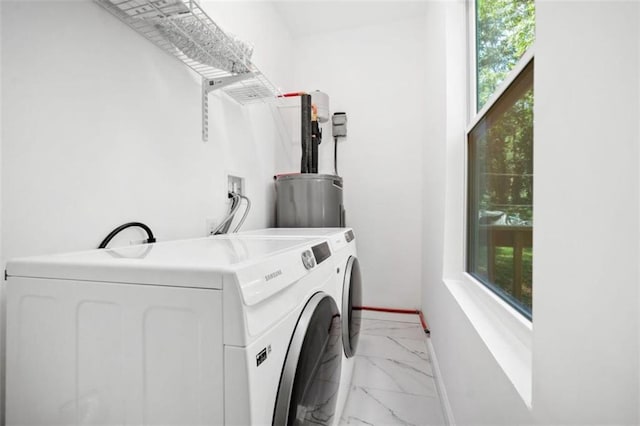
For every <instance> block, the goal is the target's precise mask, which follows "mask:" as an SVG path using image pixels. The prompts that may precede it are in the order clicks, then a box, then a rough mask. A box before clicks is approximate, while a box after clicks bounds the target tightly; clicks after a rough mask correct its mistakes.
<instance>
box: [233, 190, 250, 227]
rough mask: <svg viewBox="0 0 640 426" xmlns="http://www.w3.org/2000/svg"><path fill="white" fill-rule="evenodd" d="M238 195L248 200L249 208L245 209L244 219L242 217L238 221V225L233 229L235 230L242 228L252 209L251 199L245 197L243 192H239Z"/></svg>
mask: <svg viewBox="0 0 640 426" xmlns="http://www.w3.org/2000/svg"><path fill="white" fill-rule="evenodd" d="M237 195H238V197H240V198H242V199H243V200H246V201H247V208H246V209H245V210H244V214H243V215H242V219H240V222H239V223H238V226H236V228H235V229H234V230H233V232H238V230H239V229H240V227H241V226H242V224H243V223H244V220H245V219H246V218H247V215H248V214H249V210H250V209H251V200H249V198H248V197H245V196H244V195H242V194H237Z"/></svg>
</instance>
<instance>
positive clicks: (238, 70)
mask: <svg viewBox="0 0 640 426" xmlns="http://www.w3.org/2000/svg"><path fill="white" fill-rule="evenodd" d="M95 1H96V2H97V3H98V4H99V5H101V6H102V7H104V8H105V9H106V10H108V11H109V12H111V13H112V14H113V15H115V16H116V17H118V18H119V19H120V20H121V21H123V22H124V23H125V24H127V25H128V26H129V27H131V28H133V29H134V30H135V31H136V32H138V33H139V34H141V35H142V36H144V37H145V38H147V39H148V40H149V41H151V42H152V43H154V44H155V45H156V46H158V47H160V48H161V49H162V50H164V51H165V52H167V53H169V54H170V55H172V56H173V57H175V58H176V59H178V60H180V61H181V62H183V63H184V64H185V65H187V66H188V67H189V68H191V69H192V70H193V71H195V72H196V73H198V74H200V75H201V76H202V78H203V79H204V80H205V81H204V84H206V85H207V93H208V92H209V91H211V90H216V89H218V88H220V89H221V90H222V91H223V92H224V93H226V94H227V95H228V96H230V97H231V98H232V99H234V100H235V101H236V102H238V103H240V104H243V105H245V104H249V103H254V102H260V101H268V100H275V99H277V96H278V95H279V90H277V89H276V87H275V86H274V85H273V84H272V83H271V82H270V81H269V80H268V79H267V78H266V77H265V76H264V75H263V74H262V73H261V72H260V71H259V70H258V69H257V67H256V66H255V65H254V64H253V63H252V62H251V61H250V57H251V54H252V51H253V49H252V47H251V46H248V45H247V44H246V43H243V42H242V41H240V40H238V39H235V38H234V37H231V36H229V35H227V34H226V33H225V32H224V31H223V30H222V29H221V28H220V27H219V26H218V25H217V24H216V23H215V22H214V21H213V20H212V19H211V18H210V17H209V15H207V14H206V13H205V12H204V10H203V9H202V8H201V7H200V5H199V4H198V3H197V2H196V1H195V0H95Z"/></svg>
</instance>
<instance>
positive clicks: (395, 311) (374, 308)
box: [353, 306, 431, 336]
mask: <svg viewBox="0 0 640 426" xmlns="http://www.w3.org/2000/svg"><path fill="white" fill-rule="evenodd" d="M353 309H356V310H359V311H374V312H388V313H392V314H414V315H418V317H419V318H420V324H422V328H423V329H424V332H425V333H427V335H429V336H430V335H431V330H429V325H428V324H427V320H425V319H424V314H423V313H422V311H420V310H418V309H395V308H380V307H377V306H359V307H355V306H354V307H353Z"/></svg>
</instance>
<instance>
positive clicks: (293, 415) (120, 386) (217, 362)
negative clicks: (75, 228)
mask: <svg viewBox="0 0 640 426" xmlns="http://www.w3.org/2000/svg"><path fill="white" fill-rule="evenodd" d="M332 257H333V256H332V252H331V248H330V245H329V243H328V242H327V241H326V240H322V239H318V238H305V237H298V238H289V239H256V238H245V237H242V236H232V237H224V238H218V237H209V238H203V239H194V240H184V241H174V242H166V243H157V244H151V245H144V246H131V247H126V248H119V249H109V250H92V251H88V252H80V253H72V254H65V255H53V256H40V257H34V258H24V259H17V260H13V261H10V262H9V263H8V265H7V271H6V273H7V276H8V280H7V287H6V290H7V291H6V300H7V309H6V312H7V321H6V324H7V333H6V350H7V354H6V362H7V375H6V422H7V424H32V425H50V424H69V423H77V424H165V425H185V424H202V425H220V424H227V425H266V424H273V425H292V424H321V425H329V424H332V423H334V421H335V417H336V415H335V410H336V405H337V398H338V389H339V378H340V374H341V371H342V368H341V367H342V357H341V356H340V355H339V354H340V353H342V352H343V349H342V338H341V327H342V325H341V323H340V314H339V308H338V306H337V303H336V300H335V297H333V296H332V294H333V293H334V292H335V291H334V288H335V269H334V264H333V262H332Z"/></svg>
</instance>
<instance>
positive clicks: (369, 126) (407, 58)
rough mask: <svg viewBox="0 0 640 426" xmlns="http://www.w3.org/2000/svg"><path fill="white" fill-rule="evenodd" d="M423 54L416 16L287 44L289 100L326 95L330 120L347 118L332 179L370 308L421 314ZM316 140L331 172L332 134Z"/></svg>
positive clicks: (423, 39) (419, 18)
mask: <svg viewBox="0 0 640 426" xmlns="http://www.w3.org/2000/svg"><path fill="white" fill-rule="evenodd" d="M362 7H366V3H362ZM425 46H426V37H425V27H424V17H423V16H416V17H415V18H414V19H408V20H407V19H405V20H402V21H398V22H393V23H391V24H387V25H372V26H363V27H359V28H353V29H349V30H342V31H333V32H328V33H324V34H317V35H314V36H307V37H302V38H299V39H296V40H295V42H294V49H293V51H294V52H295V59H294V75H295V80H294V82H295V85H294V86H292V87H291V88H290V89H291V91H293V90H296V91H297V90H304V91H312V90H315V89H318V90H322V91H324V92H326V93H327V94H329V96H330V103H331V112H335V111H345V112H346V113H347V116H348V124H347V127H348V137H347V138H346V140H341V141H340V142H339V147H338V150H339V153H338V173H339V174H340V175H341V176H342V177H343V178H344V203H345V208H346V218H347V225H348V226H351V227H353V228H354V230H355V232H356V235H357V238H358V257H359V259H360V261H361V263H362V271H363V275H364V280H365V282H366V285H365V290H364V303H365V305H369V306H371V305H373V306H385V307H393V308H414V309H415V308H418V307H419V305H420V281H421V258H422V256H421V252H422V249H421V237H420V235H421V227H422V222H421V211H422V198H421V197H422V191H421V187H422V168H423V162H422V157H421V152H422V146H423V145H424V144H425V143H427V141H428V140H429V137H428V135H425V132H424V127H425V126H424V121H425V114H424V111H425V107H424V105H425V97H426V95H425V83H426V69H427V67H428V65H429V64H428V61H427V56H426V51H425ZM324 132H325V133H324V137H323V142H322V145H321V146H320V165H319V168H320V172H326V173H332V171H333V138H332V137H331V126H330V125H327V126H325V128H324ZM297 162H298V163H299V159H297ZM296 164H297V163H296Z"/></svg>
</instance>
